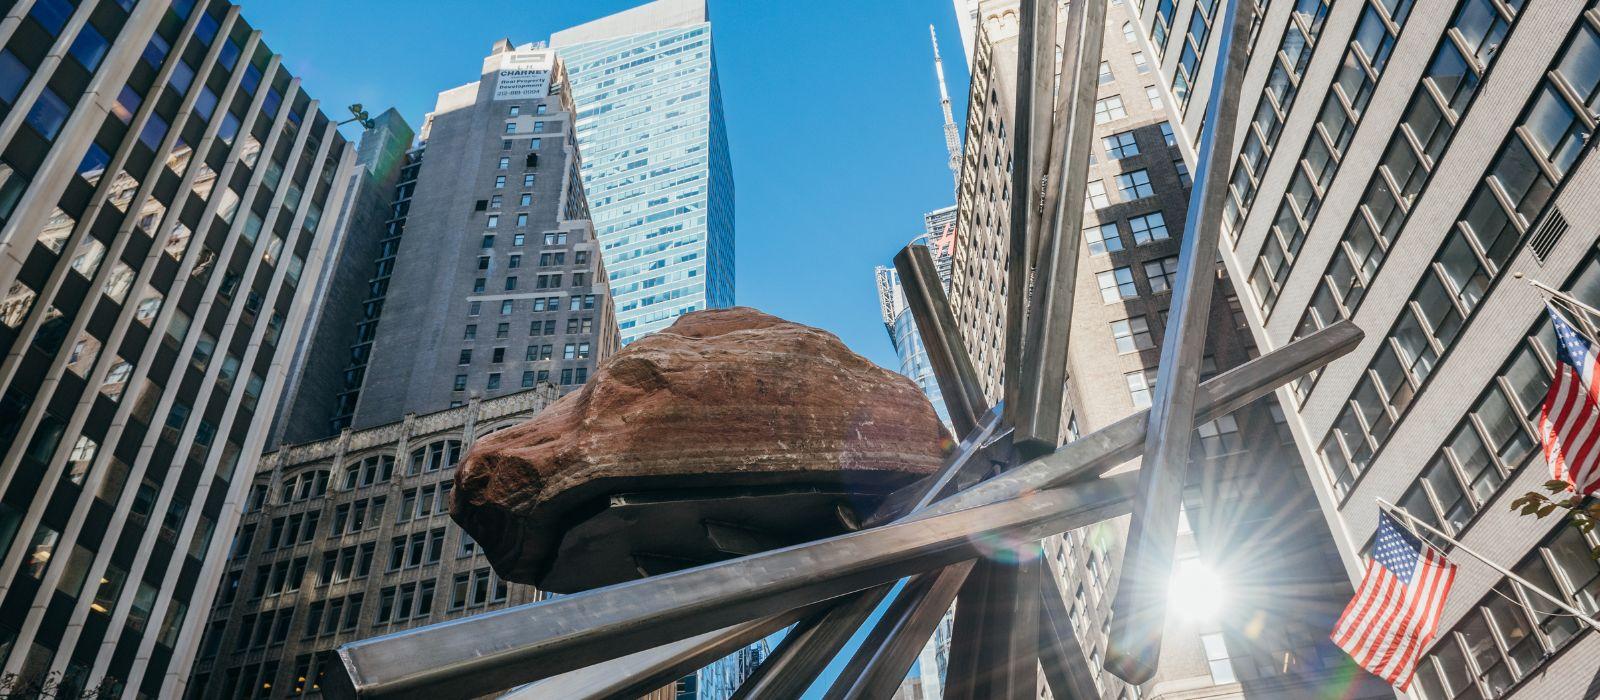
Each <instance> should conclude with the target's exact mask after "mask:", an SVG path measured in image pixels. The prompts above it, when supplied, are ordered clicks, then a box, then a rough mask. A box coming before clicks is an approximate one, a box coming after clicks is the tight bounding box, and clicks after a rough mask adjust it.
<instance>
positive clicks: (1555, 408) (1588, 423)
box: [1539, 306, 1600, 495]
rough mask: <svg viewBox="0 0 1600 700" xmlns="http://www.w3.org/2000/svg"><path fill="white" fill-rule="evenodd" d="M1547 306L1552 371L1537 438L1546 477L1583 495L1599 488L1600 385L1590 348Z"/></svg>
mask: <svg viewBox="0 0 1600 700" xmlns="http://www.w3.org/2000/svg"><path fill="white" fill-rule="evenodd" d="M1549 309H1550V324H1551V325H1552V326H1554V327H1555V330H1556V376H1555V379H1554V380H1552V381H1551V382H1550V391H1549V392H1548V393H1546V394H1545V395H1544V410H1543V411H1541V412H1540V414H1539V437H1540V439H1542V440H1543V441H1544V459H1545V462H1546V463H1548V464H1549V465H1550V478H1551V479H1559V480H1561V481H1565V482H1567V483H1568V484H1571V485H1572V488H1573V489H1574V490H1576V491H1577V492H1578V493H1581V494H1584V495H1588V494H1591V493H1594V491H1595V490H1596V489H1600V427H1597V424H1600V407H1597V406H1596V405H1595V402H1596V399H1597V397H1600V386H1596V385H1595V351H1594V347H1593V346H1591V345H1590V344H1589V341H1588V340H1585V339H1584V337H1583V336H1582V335H1580V334H1579V333H1578V331H1576V330H1574V329H1573V328H1572V324H1571V323H1570V322H1568V321H1567V319H1566V318H1565V317H1563V316H1562V315H1561V312H1560V311H1557V310H1556V309H1555V307H1554V306H1551V307H1549Z"/></svg>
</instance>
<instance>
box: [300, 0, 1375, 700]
mask: <svg viewBox="0 0 1600 700" xmlns="http://www.w3.org/2000/svg"><path fill="white" fill-rule="evenodd" d="M1224 4H1225V6H1226V7H1227V8H1228V9H1227V10H1226V15H1225V17H1226V19H1225V22H1226V26H1228V27H1230V31H1228V32H1222V33H1220V34H1222V36H1223V39H1222V40H1221V41H1220V46H1219V49H1218V50H1219V55H1221V56H1225V57H1226V60H1222V61H1218V66H1217V69H1216V71H1217V72H1216V74H1215V75H1214V76H1213V81H1212V91H1211V94H1210V98H1209V99H1210V101H1209V103H1208V105H1207V119H1206V123H1207V124H1208V125H1210V126H1208V128H1207V132H1208V133H1206V134H1205V135H1204V137H1203V138H1202V140H1201V146H1200V150H1199V155H1198V167H1197V168H1196V178H1195V182H1194V190H1195V192H1196V193H1197V194H1198V196H1196V197H1194V198H1193V200H1192V201H1191V205H1190V210H1189V219H1188V221H1189V222H1190V225H1189V227H1188V228H1189V232H1188V234H1187V235H1186V236H1185V239H1184V242H1183V246H1182V249H1181V255H1180V272H1179V275H1178V278H1177V283H1176V286H1175V289H1174V294H1173V302H1172V307H1173V311H1172V314H1171V320H1170V321H1169V325H1168V328H1167V337H1168V338H1169V339H1171V340H1169V342H1168V343H1167V344H1166V347H1164V348H1163V352H1162V363H1161V368H1160V375H1159V380H1158V387H1157V392H1156V400H1155V402H1154V408H1153V409H1152V410H1146V411H1140V412H1137V413H1135V414H1133V415H1130V416H1128V417H1127V418H1124V419H1123V420H1120V421H1117V422H1115V423H1113V424H1111V425H1108V426H1106V427H1104V428H1102V429H1100V430H1098V431H1095V432H1093V433H1091V434H1089V435H1085V436H1083V437H1081V438H1079V439H1077V440H1074V441H1073V442H1071V443H1068V444H1066V445H1064V446H1063V445H1061V444H1060V442H1061V430H1062V416H1063V409H1062V402H1063V398H1064V392H1065V384H1066V378H1067V376H1066V375H1067V347H1068V341H1069V333H1070V327H1071V316H1072V303H1073V287H1074V283H1075V280H1076V277H1077V263H1078V260H1077V258H1078V251H1079V249H1080V247H1081V245H1080V241H1079V230H1080V228H1081V222H1082V217H1083V201H1084V199H1083V198H1084V186H1085V183H1086V180H1087V160H1088V159H1087V157H1086V153H1087V152H1088V149H1089V148H1091V147H1092V143H1091V138H1090V136H1091V132H1092V130H1093V110H1094V101H1095V86H1096V84H1097V78H1096V73H1097V69H1098V65H1099V59H1100V51H1101V38H1102V30H1103V26H1104V23H1105V15H1106V5H1105V0H1084V1H1082V2H1076V1H1075V2H1073V3H1071V4H1070V6H1069V7H1070V9H1069V11H1068V15H1067V17H1066V27H1065V31H1064V32H1061V33H1059V34H1060V35H1061V36H1063V37H1064V38H1063V40H1062V46H1061V53H1062V61H1061V70H1060V79H1059V82H1058V83H1057V82H1054V81H1052V79H1051V78H1052V76H1053V75H1054V74H1055V64H1054V62H1055V47H1056V37H1057V36H1058V32H1057V29H1056V3H1055V2H1054V1H1053V0H1024V2H1023V3H1022V8H1021V12H1020V19H1021V38H1020V40H1019V44H1020V47H1019V57H1018V76H1017V77H1018V80H1017V85H1018V95H1017V104H1016V110H1015V125H1016V128H1015V129H1014V131H1013V133H1014V134H1015V138H1016V143H1015V144H1014V146H1015V151H1014V154H1013V158H1014V159H1015V163H1014V180H1015V181H1014V182H1013V187H1014V192H1015V194H1014V196H1013V197H1012V205H1013V207H1014V209H1013V211H1012V212H1011V216H1010V219H1009V220H1010V222H1011V230H1010V244H1009V250H1010V259H1009V262H1008V273H1007V290H1006V296H1007V299H1006V301H1007V303H1006V312H1007V317H1006V328H1005V338H1006V341H1005V342H1006V345H1005V363H1006V364H1005V368H1004V372H1003V376H1004V378H1005V380H1006V382H1005V383H1006V387H1005V389H1006V391H1005V396H1004V399H1005V400H1004V401H1002V402H1001V405H999V406H995V407H991V406H989V405H988V403H987V400H986V399H985V397H984V394H983V391H982V388H981V385H980V383H979V380H978V375H977V372H976V370H975V369H974V366H973V364H972V361H971V359H970V358H969V357H968V355H967V353H966V349H965V346H964V344H963V342H962V340H961V335H960V333H959V332H958V330H957V326H956V321H955V318H954V315H953V314H952V312H951V308H950V304H949V301H948V300H947V299H946V298H945V295H944V291H943V287H942V285H941V283H940V280H939V277H938V274H937V271H936V269H935V266H934V262H933V259H932V257H931V256H930V255H929V252H928V250H927V248H926V247H923V246H908V247H907V248H906V249H905V250H903V251H901V252H900V254H899V255H897V256H896V257H895V267H896V268H897V270H898V272H899V274H900V279H901V283H902V285H904V289H905V293H906V296H907V301H908V303H909V306H910V310H911V314H912V317H913V319H914V320H915V322H916V325H917V328H918V329H919V332H920V333H921V336H922V340H923V343H924V345H925V346H926V348H927V351H928V356H929V360H930V363H931V364H932V365H933V367H934V370H935V374H936V376H937V380H938V383H939V388H940V390H941V391H942V392H943V394H944V399H945V402H946V404H947V408H948V409H949V415H950V417H951V421H952V423H953V424H954V425H955V427H956V429H957V431H958V432H959V433H960V434H962V435H964V436H965V437H964V438H963V440H962V441H961V443H960V444H959V445H957V447H956V449H955V450H954V451H953V452H952V454H951V455H950V457H949V458H948V459H947V461H946V462H945V464H944V465H943V467H942V468H941V469H940V471H939V472H938V473H936V474H934V475H932V476H930V477H927V478H925V479H923V480H921V481H919V482H917V483H915V484H912V485H911V486H908V487H906V488H904V489H902V490H901V491H899V492H896V493H894V494H891V495H890V496H889V497H888V498H887V499H885V501H884V503H883V505H882V506H881V507H880V508H879V510H878V512H877V513H875V514H874V515H873V516H872V517H870V518H869V519H868V520H867V522H866V525H867V527H866V529H863V530H860V531H856V532H851V533H847V534H844V535H840V536H837V537H832V538H828V539H823V540H818V541H815V542H810V543H806V544H802V545H798V546H794V547H787V548H783V549H777V550H771V551H760V552H754V553H751V554H748V555H746V556H742V557H739V558H737V559H732V560H728V561H724V562H720V563H716V564H710V565H706V566H701V567H698V568H694V569H688V570H685V571H679V572H675V573H671V574H665V575H658V576H652V577H649V578H645V579H642V580H638V581H631V582H628V583H623V584H618V585H614V586H608V587H605V588H599V589H595V590H591V591H587V592H584V593H579V594H576V595H571V596H566V597H562V598H557V599H554V600H549V601H544V602H541V603H535V604H530V605H525V606H520V607H516V608H509V609H505V610H501V611H497V612H493V613H488V614H484V615H479V616H476V617H472V618H466V619H462V620H455V621H451V622H445V623H441V624H437V625H431V626H428V627H422V628H418V629H414V630H409V631H405V632H400V633H397V634H392V635H388V636H385V637H378V638H374V639H368V640H363V641H359V642H354V643H351V644H347V645H345V646H343V647H341V648H340V649H339V651H338V655H339V658H340V660H341V662H342V665H341V669H340V670H341V671H342V673H335V674H331V677H330V678H329V679H328V682H327V683H326V684H325V686H324V688H325V692H326V693H327V694H328V695H329V697H374V698H376V697H382V698H424V697H437V696H441V695H443V696H447V697H457V696H465V695H481V694H487V693H495V692H501V691H506V690H508V689H514V690H513V691H512V693H511V695H512V696H514V697H529V698H534V697H562V698H602V697H627V696H637V695H641V694H644V693H646V692H648V691H649V690H651V689H653V688H656V687H660V686H663V685H666V684H668V683H670V682H671V681H672V680H673V679H675V678H677V677H680V676H682V675H685V674H687V673H690V672H692V671H693V670H694V669H696V668H698V667H700V666H702V665H704V664H706V663H708V662H710V661H712V660H714V659H716V658H719V657H721V656H723V655H726V654H728V653H730V652H732V651H734V650H737V649H738V648H740V647H742V646H744V645H747V644H750V643H752V642H753V641H755V640H758V639H761V638H763V637H765V636H767V635H769V634H772V633H774V632H776V631H777V630H780V629H783V628H785V627H789V631H788V633H787V634H786V635H785V637H784V639H783V640H782V642H781V643H780V644H779V645H778V647H777V648H776V649H775V650H774V652H773V653H772V654H771V655H770V656H769V657H768V658H767V660H766V661H765V662H764V663H763V664H762V665H761V666H760V667H759V668H758V669H757V670H756V672H755V673H754V674H753V675H752V676H751V677H750V678H748V679H747V680H746V681H745V683H744V685H743V687H741V688H740V689H739V691H738V694H737V695H736V696H735V698H737V699H740V700H753V699H758V698H792V697H797V696H799V695H800V694H801V693H803V692H804V691H805V690H806V689H807V688H809V687H811V686H812V685H813V684H814V683H815V682H816V680H817V678H818V676H819V675H820V673H821V672H822V669H823V668H824V667H826V666H827V665H828V664H829V663H830V662H832V661H833V660H834V659H835V658H836V657H838V655H839V654H840V651H841V649H842V648H843V647H844V646H845V645H846V643H847V642H848V640H849V639H850V638H851V637H852V635H854V634H855V633H856V632H857V631H858V630H860V629H861V628H862V626H863V625H864V624H865V623H866V622H867V620H868V619H869V618H871V616H872V614H873V612H874V611H875V610H878V609H880V608H882V610H883V613H882V615H881V616H880V617H879V619H878V621H877V622H876V623H875V624H874V625H873V626H872V628H871V629H870V630H869V631H868V633H867V635H866V640H865V642H864V643H863V644H862V645H861V647H860V648H859V649H857V650H856V651H855V652H854V653H853V654H852V655H851V657H850V658H849V659H848V660H847V662H846V665H845V670H844V672H843V673H841V674H840V675H839V677H838V678H837V679H835V680H834V681H833V682H832V685H831V687H829V688H828V689H827V695H826V697H828V698H830V699H835V698H839V699H864V700H876V699H879V698H887V697H889V696H890V695H892V694H893V693H894V691H895V689H896V688H897V687H898V686H899V684H900V682H901V680H902V679H903V678H904V677H905V675H906V673H907V670H908V669H909V668H910V666H911V664H912V663H913V662H914V661H915V659H916V656H917V653H918V651H919V650H920V649H921V648H922V646H923V645H924V643H925V642H926V641H927V639H928V638H929V637H930V635H931V634H932V633H933V631H934V629H935V628H936V626H937V625H938V624H939V621H940V619H941V618H942V617H943V615H944V614H945V613H946V611H948V610H949V609H950V606H951V603H952V601H954V602H955V603H956V615H957V617H956V624H955V627H954V631H953V638H952V641H951V646H952V648H951V654H950V666H949V670H948V678H947V681H946V693H945V694H946V696H947V697H950V698H958V699H965V698H1018V699H1022V698H1029V699H1031V698H1033V697H1034V694H1035V692H1036V687H1037V684H1038V682H1039V679H1040V678H1041V676H1040V675H1039V674H1040V673H1041V672H1042V673H1043V676H1042V677H1043V679H1044V681H1045V682H1046V683H1047V684H1048V685H1049V686H1050V688H1051V690H1052V694H1053V695H1054V696H1055V697H1057V698H1086V697H1094V696H1096V694H1097V693H1096V690H1095V687H1094V682H1093V676H1092V674H1091V673H1090V669H1089V668H1088V661H1087V659H1086V658H1085V656H1084V653H1083V650H1082V648H1081V647H1080V644H1079V641H1078V639H1077V637H1076V636H1075V633H1074V631H1073V629H1072V624H1071V622H1070V621H1069V620H1068V617H1067V609H1066V606H1065V601H1064V598H1063V596H1062V594H1061V590H1060V583H1059V581H1058V580H1057V578H1056V576H1055V574H1054V572H1053V571H1052V570H1051V568H1050V566H1049V564H1048V563H1047V562H1046V561H1045V559H1044V557H1043V556H1042V551H1041V549H1040V546H1039V544H1038V542H1039V540H1040V539H1042V538H1044V537H1048V536H1051V535H1055V534H1059V533H1061V532H1064V531H1066V530H1070V529H1075V528H1078V527H1083V526H1086V525H1090V524H1093V523H1097V522H1101V521H1103V520H1105V519H1107V518H1112V517H1116V516H1119V515H1123V514H1127V513H1130V512H1131V513H1132V514H1133V522H1132V527H1133V532H1132V534H1130V541H1129V545H1128V547H1129V549H1128V555H1127V557H1126V563H1125V566H1124V571H1125V572H1129V575H1128V576H1124V577H1123V580H1122V584H1121V585H1120V586H1119V592H1118V597H1117V600H1116V605H1115V607H1114V611H1115V617H1114V619H1113V629H1112V647H1111V653H1110V658H1109V659H1108V661H1107V668H1108V669H1109V670H1111V671H1112V672H1114V673H1116V674H1118V675H1119V676H1121V677H1123V678H1124V679H1126V680H1129V681H1130V682H1134V683H1138V682H1142V681H1143V680H1145V679H1148V678H1149V677H1150V675H1151V674H1153V673H1154V671H1155V666H1156V663H1157V653H1158V651H1159V649H1160V642H1161V639H1160V630H1161V627H1162V624H1163V623H1164V617H1165V606H1164V602H1165V595H1166V586H1165V583H1166V580H1167V576H1168V575H1169V572H1170V569H1171V566H1172V543H1173V541H1174V538H1175V537H1176V517H1177V510H1178V498H1179V497H1180V496H1181V491H1182V487H1183V480H1184V476H1185V475H1184V473H1183V472H1184V466H1185V465H1186V463H1187V454H1188V440H1189V434H1190V433H1191V432H1192V430H1193V426H1194V425H1195V424H1196V423H1197V422H1204V421H1208V420H1212V419H1215V418H1217V417H1219V416H1222V415H1225V414H1227V413H1229V412H1231V411H1234V410H1236V409H1238V408H1240V407H1242V406H1244V405H1245V404H1247V403H1249V402H1251V401H1254V400H1256V399H1259V398H1261V397H1263V396H1265V395H1267V394H1268V393H1270V392H1272V391H1273V390H1275V389H1276V388H1277V387H1279V386H1282V385H1284V384H1286V383H1288V382H1289V381H1292V380H1294V379H1296V378H1298V377H1300V376H1303V375H1304V374H1306V373H1307V372H1310V371H1312V370H1314V369H1316V368H1318V367H1321V366H1322V365H1324V364H1326V363H1328V362H1330V361H1332V360H1333V359H1335V358H1337V357H1339V356H1341V355H1343V354H1344V353H1346V352H1348V351H1350V350H1351V349H1353V348H1354V347H1355V346H1356V344H1357V343H1359V342H1360V339H1361V332H1360V331H1359V330H1358V329H1356V328H1355V327H1354V326H1352V325H1351V324H1349V323H1348V322H1338V323H1335V324H1333V325H1331V326H1329V327H1328V328H1326V329H1324V330H1322V331H1320V332H1318V333H1316V334H1313V335H1311V336H1308V337H1306V338H1303V339H1301V340H1298V341H1295V342H1293V343H1290V344H1289V345H1287V346H1285V347H1283V348H1281V349H1279V350H1277V351H1275V352H1271V353H1268V354H1266V355H1264V356H1262V357H1259V358H1257V359H1255V360H1253V361H1251V362H1248V363H1245V364H1244V365H1242V366H1240V367H1237V368H1234V369H1233V370H1230V371H1228V372H1225V373H1223V374H1221V375H1218V376H1216V377H1214V378H1212V379H1210V380H1209V381H1206V382H1204V383H1201V382H1199V381H1198V380H1199V365H1200V359H1201V357H1202V354H1203V353H1202V349H1203V347H1204V344H1205V335H1206V318H1207V315H1208V313H1209V310H1210V302H1211V292H1212V289H1211V287H1212V284H1213V282H1214V275H1213V274H1212V269H1213V264H1214V260H1215V257H1216V244H1217V237H1218V226H1219V222H1220V220H1221V215H1220V214H1221V205H1222V198H1221V192H1222V189H1223V187H1225V185H1226V172H1225V164H1226V160H1227V156H1228V154H1229V152H1230V150H1231V148H1232V134H1233V119H1234V113H1235V112H1236V111H1237V109H1236V107H1237V104H1236V103H1237V99H1238V90H1239V82H1240V79H1241V77H1242V74H1243V66H1244V60H1243V59H1244V57H1243V55H1242V54H1243V51H1244V45H1245V43H1246V42H1244V41H1243V36H1242V35H1243V34H1244V33H1245V32H1247V31H1248V26H1249V23H1250V18H1249V16H1248V13H1249V12H1250V11H1251V10H1250V7H1249V4H1248V3H1245V7H1244V8H1242V11H1241V8H1236V7H1235V5H1236V4H1238V3H1236V2H1228V3H1224ZM1141 454H1143V455H1146V458H1145V460H1144V462H1143V464H1144V467H1143V468H1142V469H1141V470H1139V471H1137V472H1132V473H1126V474H1121V475H1118V476H1109V477H1108V476H1105V473H1106V472H1107V471H1108V470H1109V469H1111V468H1112V467H1114V466H1116V465H1118V464H1121V463H1123V462H1126V461H1127V460H1129V459H1131V458H1134V457H1138V456H1140V455H1141ZM997 538H1003V539H1004V540H1006V541H1010V542H1015V543H1017V544H1016V546H1015V548H1014V551H1012V552H1011V554H1012V556H1011V557H1007V558H994V557H991V556H989V555H990V553H989V552H985V551H980V548H979V547H978V545H976V544H975V543H976V542H978V541H980V540H994V539H997ZM751 549H756V548H755V547H752V548H751ZM902 581H903V583H901V585H900V586H899V588H898V590H897V591H895V590H894V589H895V586H896V584H897V582H902ZM1141 582H1143V583H1141ZM892 591H893V597H892V598H891V597H890V596H891V592H892Z"/></svg>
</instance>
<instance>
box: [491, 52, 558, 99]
mask: <svg viewBox="0 0 1600 700" xmlns="http://www.w3.org/2000/svg"><path fill="white" fill-rule="evenodd" d="M494 58H496V59H498V61H497V64H496V65H495V66H494V68H493V70H495V71H496V72H498V73H499V77H498V78H497V79H496V80H495V84H494V99H495V100H497V101H498V100H530V99H538V98H542V97H545V96H547V95H549V94H550V73H551V72H552V71H553V70H555V62H556V56H555V52H554V51H508V52H506V53H502V54H500V55H498V56H495V57H494Z"/></svg>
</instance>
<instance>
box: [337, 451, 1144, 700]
mask: <svg viewBox="0 0 1600 700" xmlns="http://www.w3.org/2000/svg"><path fill="white" fill-rule="evenodd" d="M1135 476H1136V475H1119V476H1114V477H1108V478H1105V479H1098V480H1094V481H1086V482H1084V483H1080V484H1074V485H1072V486H1070V487H1066V488H1061V489H1054V490H1051V491H1047V492H1043V493H1034V494H1028V495H1024V496H1020V497H1017V498H1013V499H1009V500H1006V501H1005V502H1001V503H994V504H990V505H986V506H981V507H977V508H970V509H966V510H960V511H958V512H952V513H947V514H943V515H938V516H935V517H929V518H921V519H917V520H915V521H913V522H905V523H894V524H890V525H885V526H882V527H878V528H873V529H871V530H863V531H861V532H852V533H848V534H844V535H840V536H837V537H832V538H828V539H824V540H819V541H816V542H811V543H807V544H803V545H797V546H794V547H788V548H785V549H780V550H776V551H772V552H766V553H762V554H758V555H754V556H749V557H744V558H741V559H734V560H731V561H727V562H721V563H718V564H711V565H707V566H702V567H698V568H694V569H689V570H686V571H679V572H675V573H671V574H665V575H662V576H656V577H652V578H648V579H644V580H640V581H631V582H628V583H624V584H619V585H615V586H609V587H606V588H601V589H596V590H592V591H587V592H584V593H578V594H575V595H571V596H566V597H562V598H556V599H554V600H549V601H545V602H542V603H536V604H532V605H523V606H518V607H513V608H507V609H504V610H499V611H495V612H491V613H486V614H483V615H478V616H475V617H471V618H465V619H461V620H453V621H450V622H445V623H441V624H437V625H432V626H428V627H422V628H418V629H414V630H407V631H405V632H399V633H396V634H391V635H387V636H384V637H378V638H375V639H368V640H362V641H358V642H352V643H350V644H346V645H344V646H343V647H340V648H339V650H338V655H339V657H340V659H341V661H342V662H343V663H342V670H343V671H344V672H343V673H337V672H336V673H333V674H330V677H329V679H328V683H327V684H326V686H325V688H326V692H328V693H329V694H330V697H354V696H357V695H360V696H366V697H403V698H426V697H429V696H431V695H435V694H438V693H446V694H449V695H452V696H461V695H477V694H483V693H490V692H495V691H498V690H503V689H505V688H510V687H515V686H518V685H522V684H525V683H530V682H533V681H536V680H539V679H541V678H548V677H550V676H553V675H557V674H560V673H565V672H567V671H570V670H573V669H577V668H582V667H584V666H589V665H593V664H596V663H599V662H601V661H605V660H607V659H611V658H615V657H617V656H623V655H627V654H632V653H634V652H638V651H643V650H646V649H650V648H652V647H656V646H660V645H662V644H669V643H671V642H674V641H677V640H680V639H684V638H686V637H690V636H694V635H698V634H702V633H705V632H708V631H711V630H715V629H719V628H722V627H727V626H730V625H735V624H738V623H741V622H745V621H748V620H753V619H757V618H761V617H765V616H770V615H775V614H778V613H780V612H783V611H785V610H791V609H794V608H797V607H802V606H806V605H810V604H813V603H818V602H821V601H825V600H828V599H831V598H835V597H838V596H841V595H846V594H849V593H853V592H856V591H860V590H863V589H866V588H871V587H873V586H877V585H881V584H884V583H888V582H891V581H894V580H896V579H899V578H902V577H904V576H908V575H911V574H914V573H920V572H923V571H928V570H931V569H935V568H940V567H944V566H949V565H951V564H956V563H960V562H963V561H966V560H969V559H973V558H976V557H978V556H981V555H982V554H983V550H982V546H981V545H980V543H979V542H980V541H981V540H985V539H989V538H1014V539H1017V540H1022V541H1027V540H1037V539H1040V538H1042V537H1045V536H1048V535H1051V534H1056V533H1059V532H1063V531H1065V530H1069V529H1073V528H1077V527H1082V526H1085V525H1088V524H1091V523H1095V522H1099V521H1101V520H1104V519H1106V518H1111V517H1116V516H1118V515H1121V514H1123V513H1126V512H1127V500H1128V498H1129V497H1131V495H1132V493H1133V489H1134V486H1135V484H1136V481H1137V480H1136V478H1135ZM1001 478H1004V477H1001ZM947 500H948V499H947Z"/></svg>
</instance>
